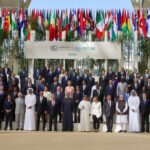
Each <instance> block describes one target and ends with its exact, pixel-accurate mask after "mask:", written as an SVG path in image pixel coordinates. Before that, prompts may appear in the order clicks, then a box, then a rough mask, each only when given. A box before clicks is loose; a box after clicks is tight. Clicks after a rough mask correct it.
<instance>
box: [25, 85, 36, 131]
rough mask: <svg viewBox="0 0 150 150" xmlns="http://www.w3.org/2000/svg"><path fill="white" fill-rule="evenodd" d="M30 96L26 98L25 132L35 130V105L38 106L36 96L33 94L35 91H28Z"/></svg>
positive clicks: (30, 89)
mask: <svg viewBox="0 0 150 150" xmlns="http://www.w3.org/2000/svg"><path fill="white" fill-rule="evenodd" d="M27 93H28V94H27V95H26V96H25V105H26V112H25V122H24V130H27V131H32V130H35V104H36V96H35V95H34V94H33V89H32V88H29V89H28V92H27Z"/></svg>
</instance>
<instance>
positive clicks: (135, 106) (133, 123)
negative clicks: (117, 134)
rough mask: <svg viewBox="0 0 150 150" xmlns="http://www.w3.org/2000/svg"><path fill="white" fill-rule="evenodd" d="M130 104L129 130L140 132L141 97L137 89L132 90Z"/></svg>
mask: <svg viewBox="0 0 150 150" xmlns="http://www.w3.org/2000/svg"><path fill="white" fill-rule="evenodd" d="M128 105H129V132H139V131H140V126H139V120H140V119H139V105H140V98H139V97H138V96H137V94H136V92H135V90H132V91H131V96H130V97H129V99H128Z"/></svg>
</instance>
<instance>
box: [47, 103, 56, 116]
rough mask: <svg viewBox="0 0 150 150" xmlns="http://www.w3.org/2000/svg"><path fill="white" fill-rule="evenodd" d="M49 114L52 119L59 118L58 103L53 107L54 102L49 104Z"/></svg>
mask: <svg viewBox="0 0 150 150" xmlns="http://www.w3.org/2000/svg"><path fill="white" fill-rule="evenodd" d="M48 113H49V117H50V118H55V117H57V114H58V103H57V102H55V104H54V106H53V105H52V101H50V102H49V105H48Z"/></svg>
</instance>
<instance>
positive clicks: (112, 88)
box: [105, 80, 116, 100]
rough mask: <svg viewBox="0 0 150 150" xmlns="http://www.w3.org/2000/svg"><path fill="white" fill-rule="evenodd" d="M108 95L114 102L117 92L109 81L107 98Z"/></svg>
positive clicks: (106, 90) (106, 92)
mask: <svg viewBox="0 0 150 150" xmlns="http://www.w3.org/2000/svg"><path fill="white" fill-rule="evenodd" d="M107 95H111V98H112V100H114V98H115V95H116V91H115V87H114V85H113V83H112V80H109V84H108V85H107V86H106V89H105V96H107Z"/></svg>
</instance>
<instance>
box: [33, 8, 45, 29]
mask: <svg viewBox="0 0 150 150" xmlns="http://www.w3.org/2000/svg"><path fill="white" fill-rule="evenodd" d="M34 18H35V17H34ZM38 24H39V28H40V29H41V30H43V29H44V27H43V14H42V11H41V10H40V11H39V14H38Z"/></svg>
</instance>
